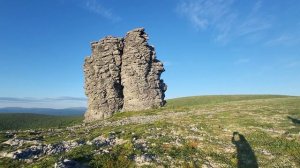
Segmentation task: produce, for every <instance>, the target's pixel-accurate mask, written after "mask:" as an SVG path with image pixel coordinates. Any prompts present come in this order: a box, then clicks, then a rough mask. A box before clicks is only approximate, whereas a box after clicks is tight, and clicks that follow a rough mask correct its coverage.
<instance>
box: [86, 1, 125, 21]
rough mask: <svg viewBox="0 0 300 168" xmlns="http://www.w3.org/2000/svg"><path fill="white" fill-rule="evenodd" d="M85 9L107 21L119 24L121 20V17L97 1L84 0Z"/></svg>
mask: <svg viewBox="0 0 300 168" xmlns="http://www.w3.org/2000/svg"><path fill="white" fill-rule="evenodd" d="M83 2H84V8H85V9H87V10H89V11H90V12H92V13H95V14H97V15H100V16H102V17H104V18H106V19H109V20H111V21H113V22H117V21H120V20H121V17H120V16H117V15H116V14H115V13H113V12H112V9H109V8H106V7H104V6H103V5H102V4H101V3H100V2H99V1H97V0H84V1H83Z"/></svg>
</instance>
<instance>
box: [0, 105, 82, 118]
mask: <svg viewBox="0 0 300 168" xmlns="http://www.w3.org/2000/svg"><path fill="white" fill-rule="evenodd" d="M85 111H86V107H71V108H64V109H53V108H23V107H3V108H0V113H32V114H46V115H56V116H82V115H83V114H84V113H85Z"/></svg>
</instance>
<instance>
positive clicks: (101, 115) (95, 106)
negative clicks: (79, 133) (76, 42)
mask: <svg viewBox="0 0 300 168" xmlns="http://www.w3.org/2000/svg"><path fill="white" fill-rule="evenodd" d="M147 40H148V36H147V34H146V33H145V31H144V29H143V28H138V29H134V30H132V31H129V32H128V33H127V35H126V37H125V39H124V38H116V37H111V36H107V37H105V38H104V39H102V40H100V41H99V42H93V43H92V44H91V47H92V55H91V56H90V57H86V59H85V63H84V74H85V94H86V95H87V97H88V110H87V112H86V113H85V121H93V120H99V119H105V118H108V117H110V116H112V115H113V113H115V112H118V111H128V110H132V111H136V110H142V109H149V108H153V107H161V106H163V105H164V104H165V100H164V97H165V95H164V92H165V91H166V88H167V87H166V85H165V84H164V82H163V80H161V79H160V76H161V73H162V72H163V71H164V68H163V64H162V63H161V62H160V61H159V60H157V59H156V55H155V50H154V47H152V46H150V45H149V44H148V42H147Z"/></svg>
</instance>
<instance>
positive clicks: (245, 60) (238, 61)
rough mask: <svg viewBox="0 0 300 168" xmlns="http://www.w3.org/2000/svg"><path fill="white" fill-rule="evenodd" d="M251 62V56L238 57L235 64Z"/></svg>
mask: <svg viewBox="0 0 300 168" xmlns="http://www.w3.org/2000/svg"><path fill="white" fill-rule="evenodd" d="M249 62H250V59H249V58H239V59H237V60H236V61H235V62H234V64H235V65H241V64H247V63H249Z"/></svg>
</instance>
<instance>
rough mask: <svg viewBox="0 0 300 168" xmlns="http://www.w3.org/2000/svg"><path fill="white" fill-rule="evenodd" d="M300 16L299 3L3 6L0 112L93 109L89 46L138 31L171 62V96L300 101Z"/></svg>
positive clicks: (9, 0) (48, 1)
mask: <svg viewBox="0 0 300 168" xmlns="http://www.w3.org/2000/svg"><path fill="white" fill-rule="evenodd" d="M299 11H300V1H298V0H287V1H282V0H256V1H255V0H253V1H238V0H178V1H176V0H159V1H158V0H157V1H156V0H154V1H146V0H144V1H141V0H122V1H120V0H109V1H105V0H45V1H41V0H28V1H23V0H1V1H0V60H1V61H0V97H1V99H0V107H2V106H12V105H13V106H18V105H20V106H25V105H26V106H38V107H48V106H51V107H68V106H76V105H77V106H82V105H84V104H85V101H84V98H85V95H84V90H83V83H84V80H83V71H82V65H83V60H84V57H85V56H88V55H89V54H90V52H91V51H90V42H91V41H96V40H99V39H101V38H102V37H104V36H106V35H114V36H124V35H125V34H126V32H127V31H129V30H131V29H133V28H136V27H145V28H146V31H147V33H148V34H149V36H150V41H149V43H150V44H152V45H154V46H155V47H156V51H157V57H158V59H160V60H162V61H163V62H164V64H165V69H166V72H164V74H163V76H162V78H163V79H164V80H165V82H166V83H167V85H168V90H167V92H166V96H167V98H174V97H181V96H190V95H211V94H287V95H300V87H299V86H300V78H299V72H300V47H299V46H300V19H299V18H300V12H299ZM76 98H78V99H76ZM18 99H22V100H23V99H26V100H27V103H25V105H24V103H23V104H20V102H19V101H16V100H18ZM45 99H46V100H47V101H46V103H45V101H43V100H45ZM49 99H50V100H51V101H52V102H51V103H49V102H50V101H49ZM62 99H64V101H61V100H62ZM74 99H75V101H74ZM41 101H42V102H44V103H43V104H42V105H41V104H39V102H41ZM64 102H68V103H64ZM18 103H19V104H18ZM58 104H59V105H58Z"/></svg>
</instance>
